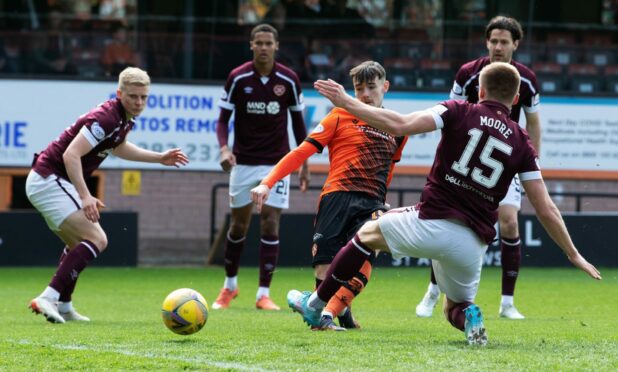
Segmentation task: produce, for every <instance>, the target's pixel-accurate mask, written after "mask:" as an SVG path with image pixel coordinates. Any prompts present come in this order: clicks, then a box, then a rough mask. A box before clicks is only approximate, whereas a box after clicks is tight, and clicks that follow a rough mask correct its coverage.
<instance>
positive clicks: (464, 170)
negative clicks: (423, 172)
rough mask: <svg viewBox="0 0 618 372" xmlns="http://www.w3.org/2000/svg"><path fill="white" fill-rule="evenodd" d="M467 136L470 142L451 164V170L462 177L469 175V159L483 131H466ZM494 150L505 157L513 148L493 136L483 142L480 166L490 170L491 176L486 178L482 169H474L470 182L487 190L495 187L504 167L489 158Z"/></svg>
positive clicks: (474, 129)
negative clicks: (472, 181)
mask: <svg viewBox="0 0 618 372" xmlns="http://www.w3.org/2000/svg"><path fill="white" fill-rule="evenodd" d="M468 134H469V135H470V140H469V141H468V143H467V144H466V148H465V149H464V151H463V153H462V154H461V157H460V158H459V160H458V161H455V162H453V165H452V166H451V168H452V169H453V170H454V171H455V172H457V173H459V174H461V175H463V176H468V174H469V173H470V168H468V164H469V163H470V159H472V155H473V154H474V151H475V150H476V147H477V146H478V145H479V142H481V138H482V137H483V131H482V130H480V129H477V128H473V129H470V130H469V131H468ZM494 149H496V150H498V151H500V152H503V153H505V154H507V155H511V153H512V152H513V148H512V147H511V146H510V145H509V144H506V143H504V142H502V141H500V140H499V139H497V138H495V137H493V136H489V138H488V139H487V142H485V147H483V150H482V151H481V153H480V155H479V160H480V161H481V163H482V164H484V165H486V166H488V167H489V168H491V174H490V175H489V177H487V176H485V175H483V170H482V169H479V168H477V167H474V169H472V176H471V177H472V180H474V181H475V182H477V183H479V184H480V185H482V186H485V187H486V188H488V189H491V188H493V187H494V186H496V184H497V183H498V180H499V179H500V176H501V175H502V172H503V171H504V165H503V164H502V163H501V162H500V161H498V160H496V159H494V158H492V157H491V154H492V152H493V151H494Z"/></svg>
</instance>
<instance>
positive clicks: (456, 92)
mask: <svg viewBox="0 0 618 372" xmlns="http://www.w3.org/2000/svg"><path fill="white" fill-rule="evenodd" d="M467 80H468V76H467V73H466V71H465V70H464V69H463V68H460V69H459V71H457V74H456V75H455V81H454V82H453V87H452V88H451V93H450V94H449V97H450V99H458V100H462V101H465V100H467V99H468V95H467V94H466V92H465V91H464V86H465V84H466V81H467Z"/></svg>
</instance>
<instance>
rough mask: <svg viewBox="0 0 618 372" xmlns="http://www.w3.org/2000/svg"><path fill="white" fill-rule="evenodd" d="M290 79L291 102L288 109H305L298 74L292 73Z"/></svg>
mask: <svg viewBox="0 0 618 372" xmlns="http://www.w3.org/2000/svg"><path fill="white" fill-rule="evenodd" d="M292 80H293V81H292V102H291V103H290V106H289V110H290V111H303V110H304V109H305V98H304V96H303V90H302V88H301V87H300V80H299V79H298V75H296V74H294V75H293V77H292Z"/></svg>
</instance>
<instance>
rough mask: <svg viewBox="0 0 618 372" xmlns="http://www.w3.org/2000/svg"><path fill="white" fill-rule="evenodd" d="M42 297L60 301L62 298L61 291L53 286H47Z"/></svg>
mask: <svg viewBox="0 0 618 372" xmlns="http://www.w3.org/2000/svg"><path fill="white" fill-rule="evenodd" d="M40 297H45V298H51V299H52V300H55V301H58V299H59V298H60V292H58V291H57V290H55V289H54V288H52V287H46V288H45V289H44V290H43V292H42V293H41V294H40Z"/></svg>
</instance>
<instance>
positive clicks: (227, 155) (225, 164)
mask: <svg viewBox="0 0 618 372" xmlns="http://www.w3.org/2000/svg"><path fill="white" fill-rule="evenodd" d="M219 164H220V165H221V169H223V171H224V172H228V173H229V172H230V171H231V170H232V167H233V166H235V165H236V156H234V154H233V153H232V151H230V149H228V148H225V149H223V148H222V149H221V160H219Z"/></svg>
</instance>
